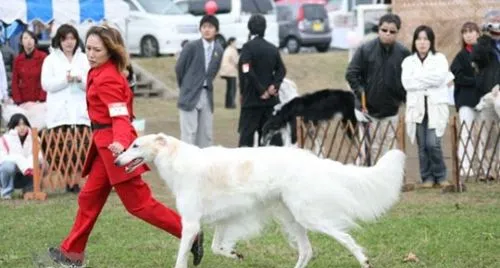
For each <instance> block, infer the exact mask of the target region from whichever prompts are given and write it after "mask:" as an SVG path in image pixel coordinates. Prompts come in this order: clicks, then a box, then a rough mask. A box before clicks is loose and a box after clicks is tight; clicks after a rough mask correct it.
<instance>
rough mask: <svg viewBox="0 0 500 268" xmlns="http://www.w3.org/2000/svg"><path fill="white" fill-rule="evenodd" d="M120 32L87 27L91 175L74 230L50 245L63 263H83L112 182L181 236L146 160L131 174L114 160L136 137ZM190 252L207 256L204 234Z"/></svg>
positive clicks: (128, 202) (87, 169) (139, 213)
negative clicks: (151, 182)
mask: <svg viewBox="0 0 500 268" xmlns="http://www.w3.org/2000/svg"><path fill="white" fill-rule="evenodd" d="M121 40H123V39H122V38H121V36H119V32H117V31H113V30H112V29H111V28H108V27H103V26H95V27H92V28H91V29H90V30H89V31H88V32H87V37H86V52H87V58H88V60H89V63H90V67H91V69H90V71H89V73H88V77H87V103H88V113H89V117H90V120H91V122H92V130H93V133H92V145H91V148H90V150H89V153H88V154H87V159H86V161H85V165H84V168H83V174H82V175H83V176H86V175H88V180H87V182H86V183H85V185H84V187H83V189H82V190H81V192H80V194H79V196H78V205H79V208H78V212H77V215H76V220H75V223H74V225H73V228H72V229H71V232H70V233H69V235H68V236H67V237H66V239H65V240H64V241H63V242H62V244H61V245H60V247H56V248H49V256H50V258H51V259H52V260H53V261H54V262H56V263H59V264H63V265H67V266H72V267H80V266H82V263H83V259H84V251H85V246H86V244H87V239H88V237H89V235H90V233H91V231H92V228H93V226H94V223H95V222H96V220H97V217H98V216H99V213H100V212H101V209H102V207H103V206H104V204H105V203H106V199H107V198H108V195H109V193H110V191H111V188H112V187H114V188H115V191H116V193H117V194H118V196H119V198H120V199H121V201H122V203H123V204H124V205H125V208H126V209H127V211H128V212H130V213H131V214H132V215H134V216H136V217H138V218H140V219H142V220H144V221H146V222H148V223H150V224H152V225H154V226H156V227H158V228H160V229H163V230H165V231H167V232H169V233H170V234H172V235H174V236H176V237H178V238H180V236H181V229H182V227H181V219H180V216H179V215H178V214H177V213H176V212H174V211H173V210H171V209H169V208H167V207H165V206H164V205H162V204H161V203H159V202H158V201H156V200H155V199H154V198H153V197H152V194H151V190H150V189H149V187H148V185H147V184H146V183H145V182H144V181H143V180H142V178H141V174H142V173H144V172H146V171H148V170H149V168H148V167H147V166H146V165H144V166H142V167H140V168H137V169H136V170H135V171H133V172H132V173H126V172H125V169H124V168H120V167H117V166H115V165H114V163H113V162H114V158H115V156H116V155H118V154H120V153H121V152H123V150H124V149H125V148H127V147H128V146H129V145H130V144H131V143H132V142H133V141H134V139H135V138H136V137H137V134H136V132H135V130H134V127H133V126H132V123H131V121H132V118H133V110H132V102H133V93H132V91H131V90H130V88H129V87H128V83H127V80H126V78H125V77H124V76H123V75H122V72H123V70H125V68H126V66H127V65H128V55H127V52H126V50H125V47H124V45H123V42H122V41H121ZM191 252H192V253H193V255H194V261H193V262H194V264H195V265H198V264H199V263H200V261H201V258H202V257H203V234H202V233H200V234H199V235H198V237H197V240H196V242H195V244H194V245H193V248H192V249H191Z"/></svg>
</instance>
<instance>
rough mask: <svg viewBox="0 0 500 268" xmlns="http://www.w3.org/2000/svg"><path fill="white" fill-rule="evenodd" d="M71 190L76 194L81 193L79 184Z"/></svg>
mask: <svg viewBox="0 0 500 268" xmlns="http://www.w3.org/2000/svg"><path fill="white" fill-rule="evenodd" d="M71 190H72V192H73V193H74V194H78V193H80V185H78V184H75V185H73V188H72V189H71Z"/></svg>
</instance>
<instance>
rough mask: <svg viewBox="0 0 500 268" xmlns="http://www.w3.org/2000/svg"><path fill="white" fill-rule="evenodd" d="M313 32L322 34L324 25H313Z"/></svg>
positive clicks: (316, 23) (317, 23) (318, 23)
mask: <svg viewBox="0 0 500 268" xmlns="http://www.w3.org/2000/svg"><path fill="white" fill-rule="evenodd" d="M313 31H315V32H321V31H323V23H321V22H315V23H314V24H313Z"/></svg>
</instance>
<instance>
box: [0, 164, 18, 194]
mask: <svg viewBox="0 0 500 268" xmlns="http://www.w3.org/2000/svg"><path fill="white" fill-rule="evenodd" d="M18 172H19V169H18V168H17V165H16V164H15V163H13V162H3V163H2V164H0V187H2V192H1V193H0V195H1V196H2V197H6V196H11V195H12V192H13V191H14V179H15V177H16V173H18Z"/></svg>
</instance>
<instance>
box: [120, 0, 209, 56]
mask: <svg viewBox="0 0 500 268" xmlns="http://www.w3.org/2000/svg"><path fill="white" fill-rule="evenodd" d="M124 1H125V2H126V3H127V4H128V5H129V7H130V16H129V18H128V22H127V25H126V29H125V31H126V35H125V37H126V39H127V40H126V43H127V46H128V49H129V52H130V53H131V54H135V55H137V54H138V55H141V56H144V57H155V56H158V55H162V54H163V55H164V54H175V53H177V52H178V51H179V50H180V49H181V44H182V42H183V41H184V40H192V39H193V38H199V36H200V35H199V31H198V23H199V21H198V20H197V18H195V17H194V16H193V15H191V14H186V12H184V11H182V10H181V9H180V8H179V7H178V6H177V5H176V4H175V3H174V2H173V1H169V0H124Z"/></svg>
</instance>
